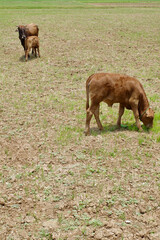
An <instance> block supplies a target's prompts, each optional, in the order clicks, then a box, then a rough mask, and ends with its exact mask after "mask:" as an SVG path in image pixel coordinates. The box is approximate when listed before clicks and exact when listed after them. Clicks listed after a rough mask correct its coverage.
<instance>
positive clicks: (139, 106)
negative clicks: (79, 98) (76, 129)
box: [85, 73, 154, 135]
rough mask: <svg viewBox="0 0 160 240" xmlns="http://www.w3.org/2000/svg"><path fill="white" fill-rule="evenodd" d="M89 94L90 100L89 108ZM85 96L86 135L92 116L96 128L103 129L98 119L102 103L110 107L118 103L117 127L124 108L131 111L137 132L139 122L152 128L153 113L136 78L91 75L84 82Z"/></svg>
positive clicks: (110, 74) (102, 74)
mask: <svg viewBox="0 0 160 240" xmlns="http://www.w3.org/2000/svg"><path fill="white" fill-rule="evenodd" d="M89 94H90V99H91V105H90V107H89ZM86 96H87V102H86V129H85V134H86V135H89V134H90V121H91V118H92V116H93V114H94V116H95V119H96V122H97V125H98V128H99V129H100V130H102V129H103V127H102V124H101V122H100V119H99V105H100V102H102V101H103V102H105V103H107V104H108V106H110V107H112V105H113V104H114V103H119V117H118V121H117V125H118V127H120V125H121V117H122V115H123V113H124V109H125V108H127V109H131V110H132V111H133V113H134V117H135V120H136V125H137V127H138V129H139V130H142V128H141V124H140V121H139V120H141V121H142V122H143V123H144V125H145V126H146V127H152V125H153V118H154V112H153V110H152V109H151V108H150V107H149V102H148V99H147V96H146V94H145V92H144V89H143V86H142V84H141V83H140V82H139V81H138V80H137V79H136V78H133V77H129V76H127V75H120V74H114V73H96V74H93V75H91V76H90V77H89V78H88V79H87V81H86Z"/></svg>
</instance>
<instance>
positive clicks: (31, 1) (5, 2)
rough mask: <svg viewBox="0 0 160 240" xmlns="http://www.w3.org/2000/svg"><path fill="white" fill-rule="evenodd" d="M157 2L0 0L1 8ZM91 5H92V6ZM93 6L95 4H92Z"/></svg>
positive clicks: (152, 0) (135, 0) (157, 0)
mask: <svg viewBox="0 0 160 240" xmlns="http://www.w3.org/2000/svg"><path fill="white" fill-rule="evenodd" d="M143 2H144V3H154V2H155V3H159V2H160V1H159V0H144V1H139V0H123V1H121V0H72V1H71V0H69V1H66V0H47V1H44V0H25V1H22V0H19V1H17V0H0V8H1V9H3V8H4V9H5V8H6V9H23V8H24V9H45V8H77V7H78V8H88V7H91V5H88V4H91V3H122V4H123V3H143ZM92 7H93V6H92ZM94 7H95V6H94Z"/></svg>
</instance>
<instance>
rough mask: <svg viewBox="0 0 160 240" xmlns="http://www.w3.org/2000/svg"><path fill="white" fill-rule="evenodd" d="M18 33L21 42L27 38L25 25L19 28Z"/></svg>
mask: <svg viewBox="0 0 160 240" xmlns="http://www.w3.org/2000/svg"><path fill="white" fill-rule="evenodd" d="M16 31H17V32H18V33H19V39H20V40H23V39H25V38H26V33H25V27H24V26H23V25H19V26H17V30H16Z"/></svg>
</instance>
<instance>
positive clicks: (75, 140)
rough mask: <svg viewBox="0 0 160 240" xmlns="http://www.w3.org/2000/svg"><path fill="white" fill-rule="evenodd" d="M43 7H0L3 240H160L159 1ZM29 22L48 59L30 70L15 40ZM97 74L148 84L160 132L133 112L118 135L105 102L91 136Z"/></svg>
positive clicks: (6, 3)
mask: <svg viewBox="0 0 160 240" xmlns="http://www.w3.org/2000/svg"><path fill="white" fill-rule="evenodd" d="M35 2H36V1H34V2H33V1H23V2H22V1H0V240H1V239H2V240H22V239H31V240H33V239H34V240H40V239H44V240H46V239H48V240H51V239H52V240H66V239H67V240H90V239H101V240H140V239H143V240H159V236H160V97H159V96H160V66H159V63H160V25H159V22H160V1H152V3H151V2H150V3H147V1H145V2H146V3H144V4H143V5H139V3H137V4H136V2H138V1H133V2H134V5H133V6H131V5H129V4H127V3H126V4H125V5H124V6H123V5H121V6H120V5H119V4H118V3H117V5H116V4H115V2H116V1H111V2H114V4H113V5H112V4H111V3H109V2H110V1H108V3H107V4H106V2H107V1H82V0H81V1H70V2H67V1H39V5H38V6H39V7H38V8H36V5H35ZM96 2H98V3H100V2H103V3H104V2H105V4H100V5H97V4H96ZM125 2H130V1H125ZM46 4H47V5H46ZM155 4H156V6H155ZM47 6H48V7H47ZM31 22H33V23H36V24H38V26H39V29H40V34H39V38H40V52H41V58H35V57H34V56H32V55H31V57H30V59H29V60H28V62H25V59H24V51H23V48H22V46H21V44H20V41H19V38H18V33H17V32H15V30H16V26H17V25H20V24H27V23H31ZM95 72H117V73H125V74H128V75H131V76H134V77H136V78H137V79H139V80H140V82H141V83H142V84H143V86H144V89H145V92H146V94H147V97H148V99H149V102H150V105H151V107H152V108H153V109H154V111H155V118H154V126H153V128H152V129H150V130H147V129H146V128H145V127H144V126H143V132H138V130H137V127H136V125H135V120H134V117H133V113H132V112H131V111H128V110H126V111H125V114H124V116H123V118H122V123H123V125H122V128H121V129H120V130H118V129H117V127H116V121H117V116H118V104H115V105H114V106H113V107H112V108H109V107H108V106H107V105H106V104H105V103H102V104H101V115H100V118H101V121H102V124H103V126H104V130H103V131H102V132H100V131H98V128H97V125H96V122H95V119H92V121H91V135H90V136H87V137H86V136H85V135H84V127H85V115H86V112H85V101H86V95H85V81H86V79H87V78H88V76H89V75H91V74H92V73H95Z"/></svg>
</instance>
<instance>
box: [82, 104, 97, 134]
mask: <svg viewBox="0 0 160 240" xmlns="http://www.w3.org/2000/svg"><path fill="white" fill-rule="evenodd" d="M97 107H98V106H97V105H94V104H91V106H90V107H89V108H88V109H87V111H86V127H85V135H86V136H87V135H90V121H91V118H92V116H93V114H95V111H96V109H97Z"/></svg>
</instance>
